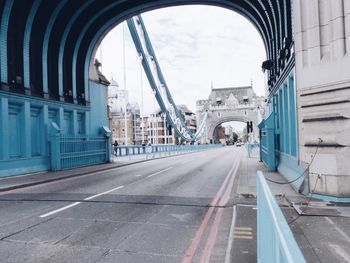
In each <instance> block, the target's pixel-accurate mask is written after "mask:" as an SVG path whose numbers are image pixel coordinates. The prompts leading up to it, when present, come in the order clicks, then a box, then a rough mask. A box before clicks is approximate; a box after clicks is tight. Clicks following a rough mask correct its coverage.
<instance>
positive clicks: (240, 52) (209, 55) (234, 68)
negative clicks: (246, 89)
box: [96, 5, 266, 115]
mask: <svg viewBox="0 0 350 263" xmlns="http://www.w3.org/2000/svg"><path fill="white" fill-rule="evenodd" d="M142 17H143V20H144V22H145V25H146V28H147V31H148V33H149V36H150V39H151V41H152V44H153V47H154V50H155V52H156V55H157V58H158V61H159V63H160V66H161V69H162V71H163V75H164V76H165V79H166V81H167V84H168V87H169V89H170V91H171V93H172V95H173V98H174V100H175V102H176V104H186V105H188V107H189V108H190V109H191V110H192V111H194V112H195V111H196V107H195V105H196V100H199V99H207V98H208V96H209V93H210V89H211V82H213V86H214V88H222V87H233V86H243V85H244V86H245V85H249V84H250V83H251V81H252V82H253V88H254V90H255V92H256V93H257V94H258V95H264V93H265V91H264V75H263V73H262V71H261V63H262V61H263V60H265V57H266V54H265V49H264V46H263V42H262V40H261V37H260V35H259V33H258V32H257V30H256V29H255V28H254V27H253V25H252V24H251V23H250V22H249V21H248V20H247V19H245V18H244V17H242V16H240V15H239V14H237V13H234V12H233V11H231V10H227V9H223V8H219V7H210V6H198V5H197V6H181V7H170V8H163V9H158V10H155V11H151V12H147V13H143V14H142ZM124 29H125V31H124V32H125V34H124V35H125V42H124V43H125V47H126V48H125V60H126V88H127V90H128V91H129V100H130V101H131V102H138V103H139V105H140V106H141V77H140V76H141V72H142V74H143V85H142V86H143V95H144V96H143V98H144V104H143V105H144V107H143V112H144V114H145V115H147V114H149V113H151V112H152V111H153V110H154V107H157V105H156V106H154V99H153V94H152V92H151V88H150V86H149V84H148V82H147V79H146V76H145V75H144V73H143V71H141V69H140V63H139V61H138V58H137V52H136V50H135V47H134V44H133V42H132V40H131V36H130V34H129V31H128V27H127V25H126V23H125V25H124ZM101 46H102V52H100V51H98V52H97V55H96V56H97V58H98V59H101V53H102V72H103V73H104V74H105V75H106V77H107V78H108V79H110V78H111V76H112V75H113V78H114V79H115V80H117V82H118V83H119V85H120V86H121V87H124V67H123V26H122V24H120V25H119V26H117V27H116V28H114V29H113V30H111V31H110V33H109V34H108V35H107V36H106V37H105V39H104V40H103V42H102V44H101Z"/></svg>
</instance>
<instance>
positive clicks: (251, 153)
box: [246, 142, 260, 157]
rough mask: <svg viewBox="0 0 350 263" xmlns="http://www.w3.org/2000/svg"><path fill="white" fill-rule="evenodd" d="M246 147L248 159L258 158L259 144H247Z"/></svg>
mask: <svg viewBox="0 0 350 263" xmlns="http://www.w3.org/2000/svg"><path fill="white" fill-rule="evenodd" d="M246 147H247V152H248V157H258V155H259V153H258V152H257V150H258V149H259V147H260V144H259V143H258V142H254V143H247V144H246Z"/></svg>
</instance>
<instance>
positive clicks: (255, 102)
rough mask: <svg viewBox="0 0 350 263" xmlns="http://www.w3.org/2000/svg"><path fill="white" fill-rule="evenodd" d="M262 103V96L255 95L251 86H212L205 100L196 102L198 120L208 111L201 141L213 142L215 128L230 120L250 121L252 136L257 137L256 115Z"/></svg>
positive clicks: (257, 119) (257, 120) (257, 122)
mask: <svg viewBox="0 0 350 263" xmlns="http://www.w3.org/2000/svg"><path fill="white" fill-rule="evenodd" d="M263 105H264V98H263V97H258V96H256V94H255V92H254V90H253V88H252V86H243V87H227V88H212V89H211V92H210V95H209V98H208V99H207V100H198V101H197V103H196V106H197V112H196V114H197V120H198V122H201V120H202V118H203V116H204V113H205V112H208V120H207V125H206V131H205V134H204V136H203V138H202V141H201V142H202V143H210V142H213V141H214V131H215V128H216V127H218V126H219V125H220V124H222V123H225V122H230V121H240V122H244V123H245V122H247V121H252V122H253V137H254V139H258V127H257V125H258V124H259V121H260V120H259V118H258V115H259V112H260V111H259V109H261V108H262V107H263Z"/></svg>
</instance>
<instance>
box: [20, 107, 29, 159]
mask: <svg viewBox="0 0 350 263" xmlns="http://www.w3.org/2000/svg"><path fill="white" fill-rule="evenodd" d="M23 135H24V136H23V137H24V138H21V143H22V145H23V148H22V149H23V156H24V157H25V158H30V157H31V156H32V142H31V138H32V136H31V112H30V103H29V101H25V102H24V106H23Z"/></svg>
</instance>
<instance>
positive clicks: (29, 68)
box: [0, 0, 292, 100]
mask: <svg viewBox="0 0 350 263" xmlns="http://www.w3.org/2000/svg"><path fill="white" fill-rule="evenodd" d="M189 4H205V5H213V6H219V7H224V8H228V9H231V10H233V11H235V12H238V13H239V14H241V15H243V16H244V17H246V18H247V19H248V20H249V21H250V22H251V23H252V24H253V25H254V26H255V27H256V29H257V30H258V31H259V33H260V35H261V37H262V39H263V42H264V44H265V48H266V51H267V58H268V59H276V61H277V58H278V56H279V54H278V51H279V50H281V49H283V48H284V43H283V42H284V39H292V26H291V6H290V5H291V3H290V0H203V1H196V0H194V1H191V0H151V1H146V0H144V1H134V0H120V1H116V0H103V1H101V0H50V1H45V0H26V1H22V0H4V1H0V14H1V30H0V36H1V41H0V59H1V64H0V65H1V82H2V83H4V84H7V85H9V86H15V88H26V89H29V90H31V93H32V94H33V93H34V94H38V95H40V94H41V95H46V96H47V97H52V98H59V97H62V96H68V95H69V96H70V97H72V98H77V99H79V98H80V99H82V100H84V97H86V96H88V89H87V86H88V82H87V81H88V77H89V66H90V65H91V62H92V59H93V57H94V52H95V50H96V48H97V46H98V44H99V43H100V41H101V40H102V39H103V37H104V36H105V35H106V34H107V33H108V32H109V31H110V30H111V29H112V28H113V27H114V26H116V25H117V24H118V23H120V22H122V21H123V20H125V19H127V18H129V17H131V16H133V15H136V14H138V13H142V12H144V11H149V10H153V9H157V8H161V7H169V6H178V5H189ZM203 30H205V29H203ZM22 50H23V52H19V51H22ZM21 53H22V54H21ZM274 71H275V72H270V74H278V73H279V66H278V65H277V66H276V67H275V68H274ZM69 96H68V97H69Z"/></svg>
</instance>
